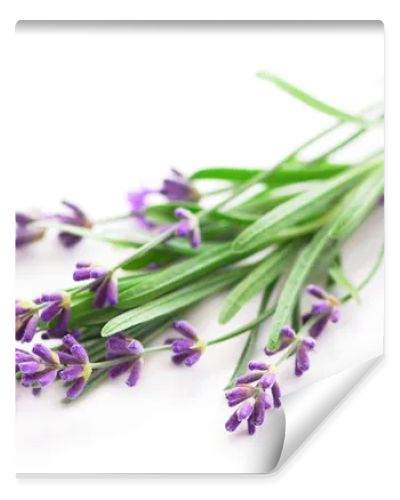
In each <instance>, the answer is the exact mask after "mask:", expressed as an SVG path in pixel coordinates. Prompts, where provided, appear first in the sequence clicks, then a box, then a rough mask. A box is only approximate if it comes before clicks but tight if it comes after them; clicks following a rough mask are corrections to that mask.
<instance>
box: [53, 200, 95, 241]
mask: <svg viewBox="0 0 400 500" xmlns="http://www.w3.org/2000/svg"><path fill="white" fill-rule="evenodd" d="M61 203H62V204H63V205H64V206H66V207H67V208H68V209H69V210H70V213H67V214H56V215H54V216H53V217H52V218H54V219H55V220H57V221H58V222H61V223H62V224H69V225H71V226H78V227H84V228H87V229H91V228H92V227H93V223H92V221H91V220H90V219H89V218H88V217H87V215H86V214H85V213H84V212H83V211H82V210H81V209H80V208H79V207H78V206H77V205H75V204H74V203H71V202H69V201H62V202H61ZM58 238H59V239H60V241H61V243H62V244H63V245H64V246H65V247H66V248H70V247H72V246H74V245H76V244H77V243H79V242H80V241H81V239H82V236H78V235H76V234H72V233H69V232H68V231H61V232H60V233H59V235H58Z"/></svg>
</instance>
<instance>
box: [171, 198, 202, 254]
mask: <svg viewBox="0 0 400 500" xmlns="http://www.w3.org/2000/svg"><path fill="white" fill-rule="evenodd" d="M175 215H176V217H177V218H178V219H179V223H178V226H177V228H176V235H177V236H179V237H180V238H186V237H188V238H189V241H190V246H191V247H192V248H197V247H198V246H199V245H200V243H201V233H200V226H199V221H198V219H197V217H196V216H195V215H194V214H192V212H190V211H189V210H186V208H181V207H180V208H177V209H176V210H175Z"/></svg>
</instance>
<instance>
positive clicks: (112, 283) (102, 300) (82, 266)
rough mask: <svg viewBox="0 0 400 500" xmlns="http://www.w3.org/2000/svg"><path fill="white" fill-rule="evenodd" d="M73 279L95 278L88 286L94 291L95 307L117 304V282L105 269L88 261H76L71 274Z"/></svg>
mask: <svg viewBox="0 0 400 500" xmlns="http://www.w3.org/2000/svg"><path fill="white" fill-rule="evenodd" d="M73 279H74V281H84V280H88V279H93V280H95V281H94V282H93V284H92V286H91V287H90V290H91V291H92V292H95V296H94V300H93V305H94V306H95V307H96V308H99V309H101V308H103V307H109V306H115V305H116V304H118V283H117V280H116V279H115V278H114V276H113V274H112V273H111V272H110V271H107V269H105V268H103V267H99V266H95V265H94V264H91V263H88V262H78V263H77V264H76V265H75V271H74V274H73Z"/></svg>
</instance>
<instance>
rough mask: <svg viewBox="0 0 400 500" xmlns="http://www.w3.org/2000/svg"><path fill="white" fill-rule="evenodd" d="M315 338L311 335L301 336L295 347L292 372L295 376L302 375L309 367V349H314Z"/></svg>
mask: <svg viewBox="0 0 400 500" xmlns="http://www.w3.org/2000/svg"><path fill="white" fill-rule="evenodd" d="M314 347H315V340H314V339H313V338H312V337H303V339H301V341H300V342H299V345H298V347H297V349H296V360H295V368H294V373H295V375H296V376H297V377H300V376H301V375H303V373H304V372H306V371H307V370H308V369H309V368H310V358H309V355H308V353H309V351H311V350H312V349H314Z"/></svg>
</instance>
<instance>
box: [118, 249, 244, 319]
mask: <svg viewBox="0 0 400 500" xmlns="http://www.w3.org/2000/svg"><path fill="white" fill-rule="evenodd" d="M241 258H242V257H241V256H235V254H233V253H232V251H231V250H230V244H224V245H221V246H220V247H218V248H215V249H213V250H210V251H209V252H207V253H205V254H201V255H198V256H196V257H192V258H190V259H187V260H185V261H183V262H179V263H177V264H175V265H173V266H170V267H168V268H167V269H163V270H162V271H158V272H157V273H155V274H154V275H153V274H152V275H149V276H148V277H147V279H146V280H143V281H140V282H138V283H137V284H133V286H131V287H130V288H129V289H127V290H125V291H123V292H122V293H121V294H120V297H119V303H118V307H120V308H122V309H127V308H130V307H134V306H137V305H140V304H143V303H144V302H146V301H148V300H152V299H154V298H156V297H158V296H160V295H162V294H164V293H166V292H168V291H170V290H173V289H175V288H177V287H178V286H181V285H183V284H186V283H188V282H192V281H193V280H195V279H196V278H198V277H200V276H203V275H205V274H207V273H209V272H211V271H214V270H216V269H218V268H220V267H222V266H226V265H228V264H232V263H234V262H236V261H238V260H240V259H241Z"/></svg>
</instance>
